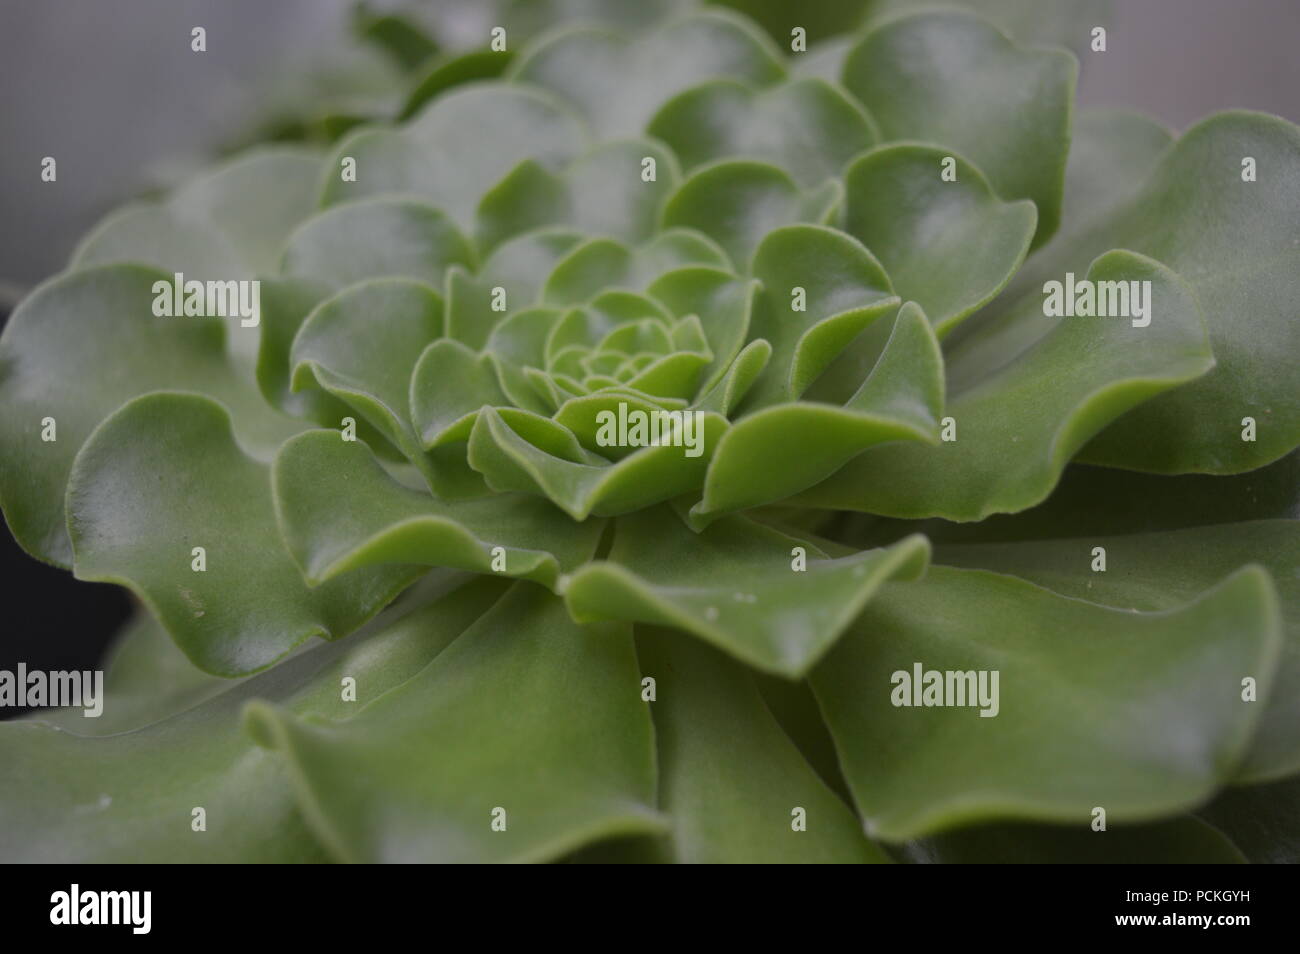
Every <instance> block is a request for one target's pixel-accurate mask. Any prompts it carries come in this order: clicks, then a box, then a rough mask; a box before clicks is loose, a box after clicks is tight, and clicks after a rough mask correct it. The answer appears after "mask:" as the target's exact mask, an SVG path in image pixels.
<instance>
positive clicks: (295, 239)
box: [283, 198, 474, 288]
mask: <svg viewBox="0 0 1300 954" xmlns="http://www.w3.org/2000/svg"><path fill="white" fill-rule="evenodd" d="M473 261H474V253H473V251H472V250H471V249H470V246H469V243H468V242H467V241H466V240H465V238H464V237H463V236H462V235H461V234H460V230H459V229H457V228H456V226H455V224H454V223H453V222H452V221H451V220H450V219H449V218H447V217H446V216H445V215H443V214H442V213H441V212H439V211H438V210H437V209H435V208H434V207H433V206H430V205H426V204H425V203H423V202H416V201H412V200H410V199H391V198H378V199H362V200H359V201H356V202H348V203H346V204H344V205H340V206H336V207H334V208H331V209H326V210H325V211H324V212H322V213H320V214H319V215H317V216H316V217H314V218H311V219H308V220H307V221H306V222H304V223H303V224H302V225H301V226H299V227H298V229H297V230H296V231H295V232H294V233H293V235H292V236H290V237H289V241H288V248H287V249H286V250H285V253H284V262H283V268H284V271H285V273H286V274H289V275H296V276H302V277H306V278H312V279H315V280H318V281H323V282H329V283H331V284H332V285H333V286H334V287H335V288H342V287H343V286H344V285H351V284H352V283H353V282H359V281H362V280H363V279H367V278H413V279H418V280H420V281H423V282H427V283H428V284H430V285H433V286H434V287H440V286H441V285H442V277H443V274H444V273H445V272H446V270H447V268H448V266H450V265H456V264H460V265H465V266H469V267H472V266H473Z"/></svg>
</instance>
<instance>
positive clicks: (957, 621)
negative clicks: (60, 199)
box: [0, 3, 1300, 862]
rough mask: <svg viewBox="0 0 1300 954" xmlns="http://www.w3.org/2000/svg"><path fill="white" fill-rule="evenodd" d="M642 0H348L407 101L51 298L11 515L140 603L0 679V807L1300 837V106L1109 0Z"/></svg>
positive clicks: (938, 833) (948, 845)
mask: <svg viewBox="0 0 1300 954" xmlns="http://www.w3.org/2000/svg"><path fill="white" fill-rule="evenodd" d="M618 6H619V7H620V8H621V7H622V5H618ZM660 6H662V9H659V6H656V7H655V8H654V9H653V10H651V9H650V8H648V7H647V8H646V11H645V12H644V13H645V15H644V16H643V17H641V18H640V20H639V21H638V22H632V23H629V22H620V20H619V18H618V17H614V16H612V15H611V16H605V17H601V18H598V20H597V21H595V22H593V21H592V20H591V18H590V16H588V14H590V13H591V11H589V10H586V9H585V8H584V9H583V10H581V11H578V12H579V14H580V15H579V16H576V17H575V18H574V19H573V20H572V22H567V23H561V26H560V27H559V28H558V29H550V30H535V29H523V28H521V29H520V30H517V31H515V32H514V34H513V37H516V38H519V39H520V45H519V47H518V48H517V49H516V46H515V43H514V41H513V39H512V40H511V41H510V43H509V46H508V49H507V50H506V51H493V50H491V49H490V48H485V49H479V50H473V51H471V52H468V53H460V54H457V56H456V57H451V56H450V55H449V54H445V53H442V52H441V50H442V49H444V48H446V46H445V38H443V39H442V40H440V39H439V38H438V36H437V34H436V32H435V33H433V34H425V33H422V32H421V30H420V29H417V28H416V27H415V26H413V25H412V23H411V22H406V21H402V22H400V23H398V22H397V21H396V20H394V19H392V18H388V19H385V18H372V19H369V20H365V21H364V23H363V27H364V30H365V31H367V32H368V34H369V35H370V36H371V37H372V38H379V39H380V40H381V41H382V42H383V43H384V44H386V45H387V46H388V47H389V48H390V50H394V51H396V53H397V54H400V55H399V60H401V59H403V58H404V61H405V62H406V63H407V64H408V67H409V65H410V64H412V63H415V62H420V63H426V64H427V63H428V58H429V57H430V56H433V57H435V59H437V60H438V62H437V63H436V64H434V66H433V67H430V71H431V72H432V73H438V71H439V70H441V73H439V74H438V75H439V77H440V78H439V79H437V80H436V81H435V80H431V79H429V76H427V75H424V74H420V75H419V76H418V77H417V78H416V80H415V81H412V82H418V86H419V93H418V96H417V97H416V101H410V100H408V101H407V102H406V103H405V104H404V105H399V106H397V107H393V104H392V103H389V104H388V107H387V109H388V112H387V113H384V111H383V110H380V111H379V114H382V115H388V116H389V117H390V119H391V120H392V121H377V115H376V114H372V115H370V116H367V117H363V119H364V121H360V122H357V123H352V122H349V123H348V124H347V125H348V126H349V127H350V129H349V131H347V132H346V134H345V135H343V136H342V137H341V138H339V139H338V140H337V141H336V142H334V143H333V144H332V145H330V146H329V147H328V151H320V150H319V149H315V148H311V147H307V146H301V145H299V146H289V145H280V146H270V147H262V148H258V149H255V150H252V151H250V152H248V153H246V154H244V155H241V156H239V157H237V158H235V159H233V160H232V161H230V162H229V163H227V164H225V165H223V166H221V167H220V168H217V169H216V170H215V171H213V172H212V173H211V174H209V175H207V176H205V177H203V178H201V179H198V180H196V181H195V182H193V183H190V184H189V185H187V186H185V187H183V188H181V189H180V190H178V191H176V192H175V193H173V194H172V195H170V196H169V197H167V198H165V199H161V200H156V201H149V202H142V203H136V204H133V205H131V206H128V207H127V208H125V209H123V210H121V211H119V212H117V213H114V214H113V215H111V216H110V217H109V218H108V219H106V220H105V221H104V222H103V223H102V224H101V225H100V226H99V227H98V228H97V229H96V230H95V231H94V232H92V233H91V234H90V235H89V236H88V237H87V238H86V239H85V240H84V242H83V243H82V244H81V246H80V247H79V249H78V250H77V252H76V254H75V255H74V257H73V259H72V261H71V263H70V265H69V267H68V268H67V270H66V271H64V272H63V273H61V274H59V275H57V276H55V277H54V278H52V279H51V280H49V281H48V282H46V283H45V284H44V285H42V286H41V287H40V288H38V289H37V290H36V291H34V292H33V293H32V294H31V295H30V297H28V298H27V299H26V300H25V301H24V302H23V303H22V304H21V305H20V306H19V307H18V309H17V310H16V311H15V312H14V314H13V315H12V317H11V319H10V321H9V323H8V326H7V327H6V329H5V331H4V334H3V337H2V338H0V405H2V406H3V408H4V414H3V417H2V418H0V504H2V505H3V509H4V514H5V518H6V520H7V522H8V525H9V528H10V530H11V531H12V533H13V534H14V536H15V537H16V538H17V540H18V541H19V543H20V544H21V545H22V546H23V547H24V548H25V549H26V550H27V551H28V552H30V553H31V554H32V555H33V556H36V557H38V558H40V559H42V560H45V561H47V562H50V563H54V564H56V565H60V566H64V567H68V568H71V569H72V571H73V572H74V573H75V574H76V575H77V576H78V577H79V578H81V579H86V580H97V581H111V582H115V583H119V584H121V585H123V586H126V587H128V588H129V589H130V590H131V591H132V592H133V593H134V594H135V595H136V596H137V597H138V598H139V603H140V610H139V613H138V617H137V618H136V620H134V621H133V622H132V623H131V624H130V625H129V626H128V628H127V631H126V632H125V634H124V635H123V637H122V640H121V642H120V644H119V647H118V649H117V651H116V654H115V656H114V657H113V660H112V663H111V667H110V669H109V673H108V695H107V699H106V702H105V711H104V715H103V717H102V718H100V719H98V720H86V719H84V718H83V717H82V714H81V712H80V711H79V710H75V709H74V710H61V711H56V712H47V713H42V714H40V715H38V716H36V717H31V718H25V719H23V720H20V721H17V722H9V723H5V724H3V725H0V857H3V858H5V859H6V860H129V861H144V860H150V861H182V860H183V861H226V860H241V861H242V860H261V861H315V860H334V861H521V860H527V861H555V860H575V861H590V860H644V861H650V860H653V861H670V860H676V861H710V862H712V861H767V860H774V861H864V862H883V861H890V860H908V861H966V860H1081V859H1087V860H1093V859H1095V860H1135V859H1136V860H1148V861H1151V860H1167V861H1243V860H1254V861H1277V860H1295V858H1296V856H1297V851H1298V847H1297V846H1298V845H1300V841H1298V839H1300V825H1297V817H1296V813H1295V808H1294V806H1295V804H1296V797H1297V788H1296V786H1297V781H1296V779H1297V772H1300V531H1298V530H1297V523H1296V520H1297V518H1298V517H1300V513H1298V512H1297V501H1298V499H1300V492H1298V487H1300V481H1298V480H1297V473H1298V469H1300V463H1298V462H1297V461H1298V458H1297V456H1296V454H1295V452H1294V449H1295V447H1296V446H1297V444H1298V443H1300V387H1298V386H1297V384H1298V380H1297V372H1296V370H1295V362H1294V355H1295V354H1296V353H1297V349H1298V347H1300V341H1298V340H1297V336H1298V335H1300V331H1298V330H1297V329H1300V322H1298V321H1297V305H1296V302H1297V301H1300V294H1298V293H1300V278H1298V276H1300V130H1297V128H1296V127H1295V126H1293V125H1291V124H1289V123H1287V122H1285V121H1282V120H1280V119H1276V118H1273V117H1270V116H1265V115H1261V114H1254V113H1246V112H1232V113H1224V114H1220V115H1216V116H1212V117H1210V118H1208V119H1206V120H1204V121H1202V122H1200V123H1198V124H1196V125H1195V126H1193V127H1191V128H1190V129H1188V130H1186V131H1185V132H1184V133H1183V134H1182V135H1181V136H1179V137H1174V136H1173V135H1171V134H1170V133H1169V132H1167V131H1166V130H1164V129H1163V128H1161V127H1159V126H1158V125H1156V124H1154V123H1152V122H1150V121H1148V120H1146V119H1143V118H1141V117H1138V116H1135V115H1130V114H1127V113H1117V112H1098V113H1083V114H1080V115H1075V114H1073V112H1072V105H1071V104H1072V99H1073V93H1074V84H1075V73H1076V63H1077V61H1076V59H1075V57H1074V56H1073V55H1072V54H1070V53H1069V52H1066V51H1065V50H1064V49H1061V48H1059V47H1048V46H1039V45H1033V44H1034V43H1036V42H1039V41H1042V40H1045V39H1051V38H1059V39H1068V42H1070V43H1072V44H1075V45H1078V30H1079V29H1081V28H1080V27H1077V26H1076V21H1075V19H1074V17H1077V16H1078V14H1077V13H1072V14H1071V15H1070V16H1069V17H1065V18H1064V19H1063V20H1062V21H1061V23H1051V22H1048V20H1047V19H1045V18H1044V17H1039V18H1037V19H1027V18H1021V19H1017V18H1016V16H1015V13H1016V10H1015V8H1016V4H1010V3H1002V4H970V5H968V6H972V7H975V8H979V9H977V10H974V11H972V10H970V9H964V8H963V9H935V10H932V9H925V10H913V9H911V8H910V7H908V6H907V5H899V4H876V5H874V6H873V7H872V8H870V9H868V10H863V9H861V8H857V7H854V11H855V12H854V14H853V15H852V16H851V17H850V16H847V15H843V17H842V18H841V16H840V14H838V13H837V11H836V7H835V5H814V7H813V8H810V11H809V12H808V14H807V17H808V23H807V24H806V31H807V33H808V38H807V39H808V48H807V51H806V52H805V51H804V50H802V49H801V50H798V51H797V52H796V51H791V50H790V42H789V38H790V30H791V28H792V27H791V25H790V24H788V23H786V22H785V20H786V19H789V18H790V17H792V16H794V14H790V13H788V12H787V11H785V7H786V5H765V4H753V5H742V6H747V7H748V9H747V10H746V12H747V13H749V14H750V15H752V16H753V18H754V19H749V18H747V17H746V16H745V15H744V14H742V13H738V12H735V11H732V10H726V9H722V8H716V7H705V8H699V9H697V8H694V7H692V6H689V5H682V4H665V5H660ZM840 6H842V7H848V6H851V5H840ZM1021 6H1023V5H1021ZM1078 6H1087V5H1075V7H1076V8H1077V7H1078ZM593 9H594V8H593ZM503 11H504V8H503V10H502V11H497V13H498V14H499V15H500V22H513V21H509V16H510V15H511V14H509V13H508V11H504V12H503ZM986 15H988V16H990V17H992V19H989V18H986ZM562 19H563V18H561V17H559V16H558V15H557V16H556V17H553V18H551V19H550V20H549V21H548V22H549V23H550V24H552V25H553V24H555V23H557V22H560V21H561V20H562ZM841 19H843V22H840V21H841ZM755 21H757V22H755ZM1084 22H1086V20H1085V21H1084ZM759 24H761V26H760V25H759ZM1008 24H1019V26H1020V28H1018V29H1015V28H1013V29H1012V30H1011V32H1010V33H1008V32H1006V30H1007V28H1008ZM1062 24H1066V25H1068V27H1069V28H1068V29H1061V30H1060V32H1058V33H1057V35H1056V36H1055V37H1053V36H1051V34H1052V32H1053V30H1054V29H1057V28H1061V27H1062ZM794 25H795V26H799V25H800V24H797V23H796V24H794ZM422 36H423V37H425V42H424V44H423V45H421V41H420V37H422ZM525 36H531V37H532V38H531V39H528V40H527V42H526V43H524V42H522V38H523V37H525ZM774 37H775V39H774ZM493 56H495V57H497V59H495V60H494V59H491V57H493ZM464 57H470V58H471V59H470V60H465V61H464V62H460V61H459V59H458V58H464ZM410 75H411V76H414V75H415V74H410ZM412 95H415V94H414V93H412ZM1245 157H1250V158H1251V159H1252V160H1253V162H1254V165H1255V168H1256V169H1257V170H1258V174H1257V178H1255V179H1253V180H1251V181H1246V179H1245V178H1244V177H1243V175H1242V169H1243V165H1242V160H1243V158H1245ZM1067 272H1068V273H1071V274H1072V275H1074V276H1076V277H1077V278H1078V279H1080V280H1084V279H1086V280H1089V281H1093V282H1098V283H1100V282H1114V283H1133V282H1136V283H1145V284H1143V285H1142V287H1144V288H1146V289H1148V290H1149V291H1148V305H1149V309H1150V310H1149V314H1150V315H1151V320H1150V321H1149V323H1147V324H1146V325H1140V323H1138V322H1136V321H1133V322H1130V321H1128V320H1126V319H1114V318H1088V317H1076V318H1063V319H1053V318H1047V317H1045V316H1044V311H1043V289H1044V285H1045V283H1047V282H1050V281H1053V280H1060V279H1062V278H1063V277H1064V276H1065V274H1066V273H1067ZM177 273H180V274H182V275H183V276H184V277H185V279H187V280H197V281H201V282H205V281H214V282H227V281H253V280H256V281H258V282H260V286H259V287H260V311H259V314H258V316H257V317H258V320H257V322H256V324H252V323H246V322H240V321H237V320H229V319H225V320H223V319H220V318H197V317H184V316H166V315H162V316H160V315H157V314H155V311H154V310H153V309H151V303H152V302H153V301H154V300H155V296H156V294H157V292H156V291H155V289H156V288H158V287H159V283H162V285H163V286H166V285H167V284H168V283H170V282H172V281H173V279H174V278H175V276H176V275H177ZM620 415H623V417H622V418H621V420H624V421H626V420H631V419H632V418H633V417H634V416H639V419H643V420H660V421H664V422H671V423H672V428H671V429H670V430H669V431H665V432H664V435H666V436H664V435H661V437H663V439H661V440H659V441H657V442H655V441H634V440H630V439H624V440H618V441H611V440H609V439H608V436H609V434H608V432H604V429H605V428H607V427H612V426H613V425H612V424H611V422H615V421H619V420H620ZM1247 418H1249V419H1250V420H1251V422H1252V424H1251V425H1250V426H1249V428H1248V426H1247V425H1246V423H1245V419H1247ZM49 420H52V421H53V422H54V426H55V427H56V429H57V430H56V434H57V436H56V437H55V439H49V437H48V436H46V431H47V430H48V421H49ZM1248 430H1249V437H1248V438H1247V437H1246V436H1245V435H1246V434H1247V431H1248ZM198 548H201V552H202V554H203V557H202V561H201V563H202V568H201V569H199V568H197V566H198V564H197V563H196V560H197V557H196V556H195V554H196V553H198V552H200V549H198ZM1099 559H1100V561H1101V562H1100V563H1099V562H1098V561H1099ZM313 637H319V638H320V640H317V639H313ZM344 637H346V638H344ZM321 640H323V641H324V643H323V644H322V642H321ZM914 666H922V667H924V669H927V670H937V671H956V672H966V671H978V672H993V671H996V672H997V673H998V674H999V676H1000V699H999V701H998V704H997V707H996V713H995V715H994V717H990V718H985V717H982V715H981V712H980V711H977V710H976V709H974V708H972V707H971V706H969V705H967V706H929V705H921V706H913V705H900V704H898V702H897V698H896V693H895V691H894V689H895V682H896V676H897V674H898V673H911V672H913V671H914V670H913V667H914ZM984 714H989V713H988V712H987V707H986V711H985V713H984ZM196 807H202V808H203V809H204V814H205V817H206V827H205V829H204V830H201V831H196V830H195V829H194V826H193V825H192V824H191V822H192V818H193V812H194V809H195V808H196ZM1099 808H1100V809H1103V810H1104V812H1103V814H1104V817H1105V819H1106V822H1107V826H1108V828H1107V832H1106V834H1104V835H1102V834H1100V833H1099V832H1098V831H1097V830H1096V819H1097V817H1098V815H1097V809H1099Z"/></svg>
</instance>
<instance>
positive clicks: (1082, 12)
mask: <svg viewBox="0 0 1300 954" xmlns="http://www.w3.org/2000/svg"><path fill="white" fill-rule="evenodd" d="M914 5H915V0H872V2H871V16H872V18H873V19H885V18H886V17H891V16H896V15H898V14H900V13H907V12H910V8H911V7H912V6H914ZM947 5H949V6H955V7H966V8H968V9H970V10H971V11H973V12H975V13H978V14H979V15H980V16H983V17H987V18H988V19H990V20H992V21H993V22H994V23H996V24H997V25H998V27H999V28H1000V29H1001V30H1002V31H1003V32H1005V33H1006V34H1007V35H1008V36H1011V37H1014V38H1015V39H1016V40H1018V41H1019V42H1021V43H1034V44H1043V45H1046V46H1063V47H1065V48H1066V49H1070V50H1073V51H1074V52H1075V53H1076V54H1078V55H1079V56H1080V57H1083V56H1084V53H1085V51H1088V52H1090V51H1091V43H1092V30H1093V27H1097V26H1104V27H1106V28H1107V29H1110V28H1111V27H1112V26H1113V24H1114V7H1115V3H1114V0H948V4H947ZM1094 55H1097V56H1098V58H1099V60H1102V61H1103V62H1100V63H1098V68H1104V65H1105V64H1104V57H1101V56H1100V54H1094Z"/></svg>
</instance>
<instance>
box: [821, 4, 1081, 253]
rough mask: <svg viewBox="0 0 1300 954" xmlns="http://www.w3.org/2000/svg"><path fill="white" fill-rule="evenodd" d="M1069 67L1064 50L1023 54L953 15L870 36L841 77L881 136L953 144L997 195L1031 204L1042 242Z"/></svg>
mask: <svg viewBox="0 0 1300 954" xmlns="http://www.w3.org/2000/svg"><path fill="white" fill-rule="evenodd" d="M1076 71H1077V65H1076V63H1075V61H1074V58H1073V57H1072V56H1070V54H1068V53H1066V52H1065V51H1063V50H1036V49H1022V48H1021V47H1019V46H1017V45H1016V44H1014V43H1013V42H1012V41H1011V40H1009V39H1008V38H1007V37H1006V35H1005V34H1003V33H1002V32H1000V31H999V30H998V29H997V28H996V27H995V26H993V25H992V24H990V23H989V22H988V21H987V20H984V19H982V18H981V17H978V16H974V15H972V14H969V13H965V12H961V11H956V10H952V11H934V12H926V13H917V14H914V15H910V16H902V17H899V18H897V19H893V20H888V21H886V22H884V23H882V24H880V25H878V26H877V27H875V28H874V29H872V30H870V31H869V32H868V33H867V35H866V36H865V37H864V38H863V39H862V41H861V42H860V43H858V45H857V46H855V47H854V48H853V50H852V51H851V52H850V53H849V55H848V58H847V59H846V60H845V63H844V73H843V79H844V85H845V86H847V87H848V89H849V91H850V92H852V93H853V95H855V96H856V97H857V98H858V99H859V100H861V101H862V103H863V104H864V105H865V106H866V108H867V111H868V112H870V113H871V116H872V118H874V119H875V120H876V122H877V123H878V124H879V126H880V130H881V133H882V135H883V137H884V138H885V139H886V140H891V139H916V140H922V141H926V142H934V143H940V144H942V145H946V146H951V147H952V148H954V149H957V150H960V152H961V153H962V154H963V155H964V156H966V157H967V158H968V159H970V160H971V161H972V162H974V163H975V165H977V166H978V167H979V168H980V169H981V170H982V171H983V172H984V174H985V175H986V176H988V178H989V181H990V182H991V183H993V188H994V189H996V190H997V193H998V195H999V196H1001V197H1002V198H1003V199H1007V200H1012V199H1032V200H1033V202H1034V204H1035V205H1036V206H1037V207H1038V231H1037V235H1036V237H1035V243H1036V244H1042V243H1043V242H1044V241H1046V240H1047V239H1048V238H1049V237H1050V236H1051V235H1052V233H1053V232H1055V231H1056V227H1057V224H1058V223H1059V222H1060V212H1061V190H1062V184H1063V180H1064V178H1065V163H1066V154H1067V153H1068V151H1069V145H1070V111H1071V105H1072V101H1073V98H1074V80H1075V73H1076Z"/></svg>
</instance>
